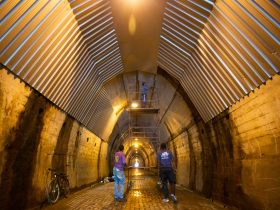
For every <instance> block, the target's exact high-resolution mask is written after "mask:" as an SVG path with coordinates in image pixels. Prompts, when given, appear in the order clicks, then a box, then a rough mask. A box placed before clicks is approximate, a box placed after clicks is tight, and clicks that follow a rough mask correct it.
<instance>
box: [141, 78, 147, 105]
mask: <svg viewBox="0 0 280 210" xmlns="http://www.w3.org/2000/svg"><path fill="white" fill-rule="evenodd" d="M148 90H149V88H148V86H147V85H146V83H145V82H142V87H141V105H142V108H145V107H146V103H147V96H148Z"/></svg>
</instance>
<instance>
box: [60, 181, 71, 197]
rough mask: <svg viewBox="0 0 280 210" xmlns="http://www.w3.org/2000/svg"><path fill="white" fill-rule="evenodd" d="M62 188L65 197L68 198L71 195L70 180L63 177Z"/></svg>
mask: <svg viewBox="0 0 280 210" xmlns="http://www.w3.org/2000/svg"><path fill="white" fill-rule="evenodd" d="M60 187H61V189H62V191H63V194H64V197H65V198H67V197H68V195H69V194H70V185H69V180H68V179H67V177H62V178H61V179H60Z"/></svg>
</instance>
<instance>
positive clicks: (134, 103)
mask: <svg viewBox="0 0 280 210" xmlns="http://www.w3.org/2000/svg"><path fill="white" fill-rule="evenodd" d="M138 106H139V104H138V103H137V102H132V104H131V107H132V108H137V107H138Z"/></svg>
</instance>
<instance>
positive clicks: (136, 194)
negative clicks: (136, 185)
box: [133, 191, 142, 197]
mask: <svg viewBox="0 0 280 210" xmlns="http://www.w3.org/2000/svg"><path fill="white" fill-rule="evenodd" d="M141 195H142V193H141V192H140V191H133V196H135V197H140V196H141Z"/></svg>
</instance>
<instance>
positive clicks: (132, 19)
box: [128, 15, 136, 35]
mask: <svg viewBox="0 0 280 210" xmlns="http://www.w3.org/2000/svg"><path fill="white" fill-rule="evenodd" d="M128 31H129V33H130V34H131V35H133V34H134V33H135V31H136V20H135V17H134V15H130V17H129V21H128Z"/></svg>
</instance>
